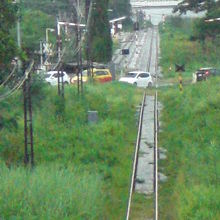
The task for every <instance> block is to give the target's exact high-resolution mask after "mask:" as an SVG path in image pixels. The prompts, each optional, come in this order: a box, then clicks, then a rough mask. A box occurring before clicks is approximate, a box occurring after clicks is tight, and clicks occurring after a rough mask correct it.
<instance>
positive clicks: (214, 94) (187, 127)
mask: <svg viewBox="0 0 220 220" xmlns="http://www.w3.org/2000/svg"><path fill="white" fill-rule="evenodd" d="M219 85H220V79H219V78H210V79H209V80H208V81H204V82H201V83H197V84H196V85H189V86H186V87H184V92H183V93H180V92H179V91H178V88H172V89H169V90H165V89H164V90H162V91H161V92H160V97H161V101H162V102H163V104H164V110H163V114H162V118H161V120H162V132H161V133H160V138H159V143H160V146H161V147H164V148H166V149H167V157H168V159H167V160H165V161H160V168H163V171H162V172H163V173H165V175H167V176H168V181H167V182H166V183H164V184H162V185H161V186H160V192H159V195H160V198H159V201H160V203H159V204H160V218H161V219H170V220H176V219H178V220H207V219H209V220H217V219H220V187H219V182H220V162H219V157H220V148H219V146H220V93H219Z"/></svg>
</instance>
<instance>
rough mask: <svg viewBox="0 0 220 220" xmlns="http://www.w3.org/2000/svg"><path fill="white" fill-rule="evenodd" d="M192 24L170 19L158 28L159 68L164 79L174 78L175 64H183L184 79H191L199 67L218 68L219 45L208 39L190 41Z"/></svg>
mask: <svg viewBox="0 0 220 220" xmlns="http://www.w3.org/2000/svg"><path fill="white" fill-rule="evenodd" d="M194 22H195V20H193V19H182V18H177V17H170V18H167V21H166V23H165V26H164V27H162V26H160V38H161V44H160V46H161V54H162V56H161V60H160V66H161V67H162V72H163V75H164V77H165V78H175V77H176V75H177V74H176V73H175V64H185V70H186V71H185V72H184V73H183V77H184V78H185V79H192V73H193V72H195V71H196V70H197V69H199V68H201V67H217V68H220V63H219V59H218V57H219V56H220V47H219V44H217V43H216V42H214V43H213V42H212V41H211V40H210V39H207V40H205V41H204V42H199V41H193V40H191V39H192V36H193V33H194V32H193V28H194ZM170 67H171V68H172V69H171V70H169V68H170Z"/></svg>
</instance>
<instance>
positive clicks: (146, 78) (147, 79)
mask: <svg viewBox="0 0 220 220" xmlns="http://www.w3.org/2000/svg"><path fill="white" fill-rule="evenodd" d="M119 81H120V82H127V83H130V84H133V85H135V86H138V87H152V85H153V80H152V77H151V75H150V73H148V72H145V71H132V72H129V73H127V74H126V75H125V76H124V77H121V78H120V79H119Z"/></svg>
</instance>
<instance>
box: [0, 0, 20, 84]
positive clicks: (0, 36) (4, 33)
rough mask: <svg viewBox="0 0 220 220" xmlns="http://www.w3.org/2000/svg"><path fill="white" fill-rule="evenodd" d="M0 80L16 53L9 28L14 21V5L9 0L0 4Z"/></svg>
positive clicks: (4, 0)
mask: <svg viewBox="0 0 220 220" xmlns="http://www.w3.org/2000/svg"><path fill="white" fill-rule="evenodd" d="M0 15H1V16H0V82H1V81H2V80H3V78H4V76H5V74H6V73H7V71H8V70H9V67H10V64H11V61H12V59H13V58H14V57H15V56H16V55H17V52H18V51H17V46H16V42H15V40H14V39H13V38H12V37H11V34H10V29H11V28H12V27H13V26H14V25H15V22H16V6H15V5H14V4H12V1H11V0H1V4H0Z"/></svg>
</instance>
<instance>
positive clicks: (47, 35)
mask: <svg viewBox="0 0 220 220" xmlns="http://www.w3.org/2000/svg"><path fill="white" fill-rule="evenodd" d="M49 31H50V32H55V29H53V28H46V43H47V44H48V41H49V33H48V32H49Z"/></svg>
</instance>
